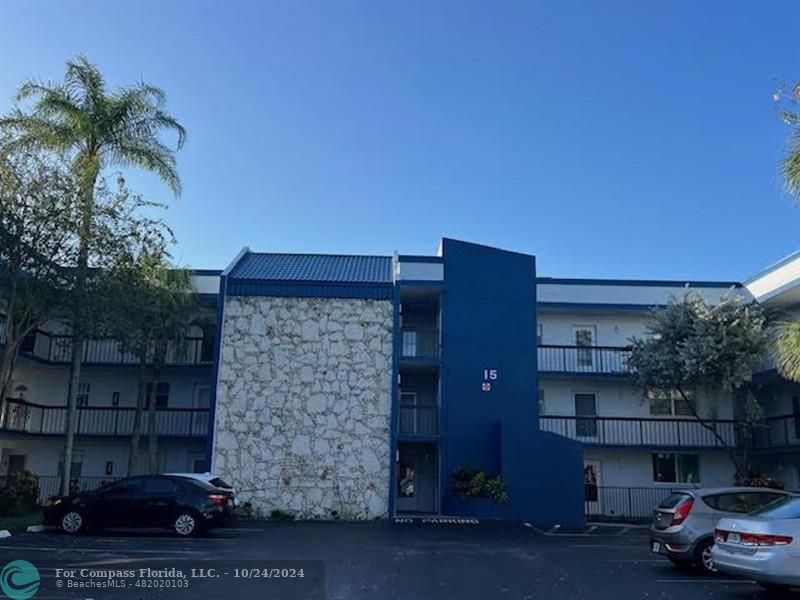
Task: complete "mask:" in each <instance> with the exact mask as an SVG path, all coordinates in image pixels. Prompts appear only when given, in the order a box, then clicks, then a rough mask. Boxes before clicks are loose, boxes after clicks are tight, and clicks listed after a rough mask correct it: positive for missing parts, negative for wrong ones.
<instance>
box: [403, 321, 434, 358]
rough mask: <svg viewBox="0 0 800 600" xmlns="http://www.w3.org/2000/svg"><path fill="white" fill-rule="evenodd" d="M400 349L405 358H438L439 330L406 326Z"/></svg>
mask: <svg viewBox="0 0 800 600" xmlns="http://www.w3.org/2000/svg"><path fill="white" fill-rule="evenodd" d="M400 349H401V353H400V355H401V356H402V357H403V358H436V357H438V356H439V331H438V330H437V329H418V328H405V327H404V328H403V331H402V338H401V345H400Z"/></svg>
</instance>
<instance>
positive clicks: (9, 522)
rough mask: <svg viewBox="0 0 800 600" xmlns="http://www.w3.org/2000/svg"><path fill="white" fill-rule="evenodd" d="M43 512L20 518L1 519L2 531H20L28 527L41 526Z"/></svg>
mask: <svg viewBox="0 0 800 600" xmlns="http://www.w3.org/2000/svg"><path fill="white" fill-rule="evenodd" d="M41 524H42V511H40V510H39V511H36V512H32V513H29V514H27V515H21V516H19V517H0V529H11V530H14V529H16V530H20V529H25V528H26V527H27V526H28V525H41Z"/></svg>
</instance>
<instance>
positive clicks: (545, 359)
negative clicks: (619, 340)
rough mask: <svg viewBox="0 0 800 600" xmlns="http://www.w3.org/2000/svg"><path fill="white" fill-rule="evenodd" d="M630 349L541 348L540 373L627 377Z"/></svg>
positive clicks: (608, 347)
mask: <svg viewBox="0 0 800 600" xmlns="http://www.w3.org/2000/svg"><path fill="white" fill-rule="evenodd" d="M630 354H631V350H630V348H620V347H616V346H550V345H541V346H539V371H540V372H547V373H588V374H592V373H595V374H604V375H625V374H626V373H628V365H627V363H628V357H629V356H630Z"/></svg>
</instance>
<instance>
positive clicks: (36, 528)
mask: <svg viewBox="0 0 800 600" xmlns="http://www.w3.org/2000/svg"><path fill="white" fill-rule="evenodd" d="M44 530H45V526H44V525H28V528H27V529H26V530H25V531H27V532H28V533H40V532H42V531H44Z"/></svg>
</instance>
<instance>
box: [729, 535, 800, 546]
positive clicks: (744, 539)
mask: <svg viewBox="0 0 800 600" xmlns="http://www.w3.org/2000/svg"><path fill="white" fill-rule="evenodd" d="M792 539H793V538H791V537H789V536H788V535H769V534H766V533H743V534H741V542H740V543H741V544H742V545H743V546H788V545H789V544H791V543H792Z"/></svg>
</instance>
